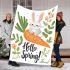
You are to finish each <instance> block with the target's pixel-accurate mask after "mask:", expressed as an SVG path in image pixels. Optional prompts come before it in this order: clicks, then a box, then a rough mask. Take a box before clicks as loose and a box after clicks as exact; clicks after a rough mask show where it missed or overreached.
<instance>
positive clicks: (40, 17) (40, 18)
mask: <svg viewBox="0 0 70 70" xmlns="http://www.w3.org/2000/svg"><path fill="white" fill-rule="evenodd" d="M43 15H44V12H42V13H41V14H40V16H39V21H38V22H40V21H41V20H42V19H43Z"/></svg>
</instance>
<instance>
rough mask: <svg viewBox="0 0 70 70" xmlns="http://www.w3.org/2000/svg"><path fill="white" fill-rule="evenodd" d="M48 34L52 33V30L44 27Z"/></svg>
mask: <svg viewBox="0 0 70 70" xmlns="http://www.w3.org/2000/svg"><path fill="white" fill-rule="evenodd" d="M44 31H45V32H46V33H47V34H52V31H49V30H48V29H47V28H45V29H44Z"/></svg>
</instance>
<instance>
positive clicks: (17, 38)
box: [15, 34, 19, 43]
mask: <svg viewBox="0 0 70 70" xmlns="http://www.w3.org/2000/svg"><path fill="white" fill-rule="evenodd" d="M18 41H19V36H18V34H16V41H15V42H16V43H17V42H18Z"/></svg>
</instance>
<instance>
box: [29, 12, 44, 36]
mask: <svg viewBox="0 0 70 70" xmlns="http://www.w3.org/2000/svg"><path fill="white" fill-rule="evenodd" d="M42 18H43V13H41V14H40V16H39V19H38V21H35V13H34V12H33V13H32V23H31V24H29V31H30V32H31V33H34V34H35V35H39V34H40V33H41V23H40V21H41V20H42Z"/></svg>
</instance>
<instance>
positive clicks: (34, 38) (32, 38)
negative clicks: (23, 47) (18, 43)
mask: <svg viewBox="0 0 70 70" xmlns="http://www.w3.org/2000/svg"><path fill="white" fill-rule="evenodd" d="M24 37H25V39H26V40H28V41H30V42H33V43H36V44H38V45H42V46H45V47H48V48H50V46H49V45H48V44H47V42H45V41H43V40H42V39H41V38H40V37H39V36H36V35H34V34H33V33H30V32H29V30H25V32H24Z"/></svg>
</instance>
